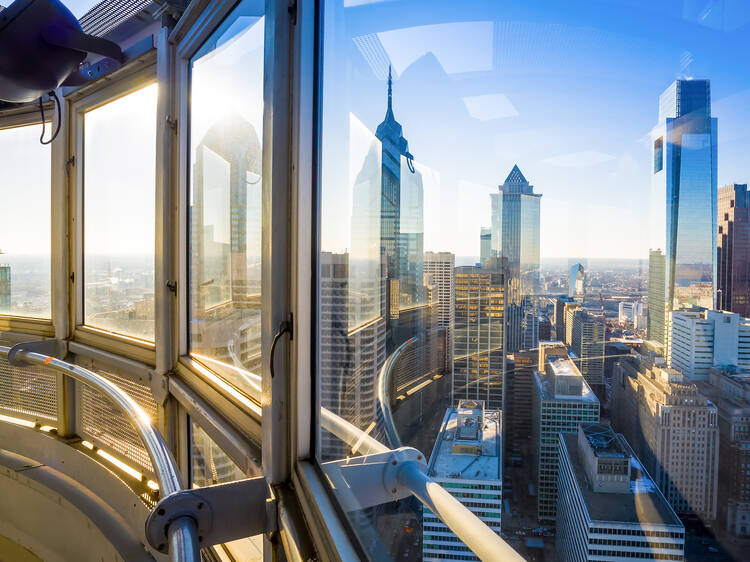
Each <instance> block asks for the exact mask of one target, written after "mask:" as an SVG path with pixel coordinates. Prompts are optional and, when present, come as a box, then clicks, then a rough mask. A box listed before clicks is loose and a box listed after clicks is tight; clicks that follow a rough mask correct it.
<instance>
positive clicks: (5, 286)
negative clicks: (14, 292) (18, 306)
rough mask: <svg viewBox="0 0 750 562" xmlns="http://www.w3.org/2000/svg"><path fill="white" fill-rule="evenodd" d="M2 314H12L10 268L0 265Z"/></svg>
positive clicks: (0, 306) (0, 305) (0, 308)
mask: <svg viewBox="0 0 750 562" xmlns="http://www.w3.org/2000/svg"><path fill="white" fill-rule="evenodd" d="M0 312H6V313H7V312H10V266H9V265H7V264H0Z"/></svg>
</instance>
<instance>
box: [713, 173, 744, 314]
mask: <svg viewBox="0 0 750 562" xmlns="http://www.w3.org/2000/svg"><path fill="white" fill-rule="evenodd" d="M716 245H717V256H716V263H717V267H716V270H717V278H716V307H717V308H718V309H720V310H727V311H729V312H736V313H737V314H739V315H741V316H745V317H750V193H748V191H747V184H737V183H735V184H731V185H725V186H723V187H720V188H719V194H718V232H717V235H716Z"/></svg>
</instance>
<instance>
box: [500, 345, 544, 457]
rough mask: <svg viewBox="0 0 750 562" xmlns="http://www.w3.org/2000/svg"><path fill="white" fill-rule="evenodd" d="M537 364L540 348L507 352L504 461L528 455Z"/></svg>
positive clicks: (504, 389)
mask: <svg viewBox="0 0 750 562" xmlns="http://www.w3.org/2000/svg"><path fill="white" fill-rule="evenodd" d="M538 368H539V350H538V349H525V350H521V351H516V352H515V353H513V354H510V355H509V356H508V361H507V365H506V369H505V382H504V388H503V391H504V394H505V409H504V410H503V415H504V418H505V422H504V427H505V450H506V461H510V462H511V463H513V464H520V463H521V462H522V459H523V458H528V453H529V443H530V441H531V409H532V399H531V395H532V390H533V387H534V386H535V385H534V371H536V370H537V369H538Z"/></svg>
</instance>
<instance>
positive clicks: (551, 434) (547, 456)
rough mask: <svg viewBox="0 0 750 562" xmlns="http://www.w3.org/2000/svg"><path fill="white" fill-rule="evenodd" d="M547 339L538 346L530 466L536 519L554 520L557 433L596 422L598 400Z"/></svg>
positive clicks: (565, 354) (567, 359)
mask: <svg viewBox="0 0 750 562" xmlns="http://www.w3.org/2000/svg"><path fill="white" fill-rule="evenodd" d="M549 343H550V345H549V346H547V347H545V348H542V347H540V351H539V352H540V356H539V361H540V365H539V366H538V367H539V369H538V370H537V371H536V372H535V373H534V383H535V388H534V392H533V400H534V402H533V409H532V454H533V455H534V458H533V462H532V466H533V471H534V479H535V481H536V483H537V487H536V494H537V518H538V519H539V520H540V521H554V520H555V517H556V513H557V447H558V442H557V434H558V433H574V434H575V433H576V431H577V430H578V424H580V423H585V422H594V423H598V422H599V400H598V399H597V398H596V396H595V395H594V393H593V391H592V390H591V388H590V387H589V385H588V384H587V383H586V380H585V379H584V378H583V376H582V375H581V372H580V371H579V370H578V367H576V366H575V364H574V363H573V361H571V360H570V358H569V357H568V356H567V353H566V352H564V351H563V348H562V346H560V344H559V342H549ZM542 361H543V362H544V363H543V364H541V363H542Z"/></svg>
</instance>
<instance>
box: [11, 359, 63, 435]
mask: <svg viewBox="0 0 750 562" xmlns="http://www.w3.org/2000/svg"><path fill="white" fill-rule="evenodd" d="M56 381H57V377H56V376H55V374H54V373H53V372H51V371H49V370H44V369H42V368H41V367H36V366H32V367H11V366H10V364H9V363H8V360H7V359H5V358H4V357H3V358H0V410H2V411H3V412H6V413H8V415H17V416H19V417H22V418H27V419H35V420H38V421H39V422H45V423H49V424H51V425H54V424H55V423H56V421H57V394H56V386H57V382H56Z"/></svg>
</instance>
